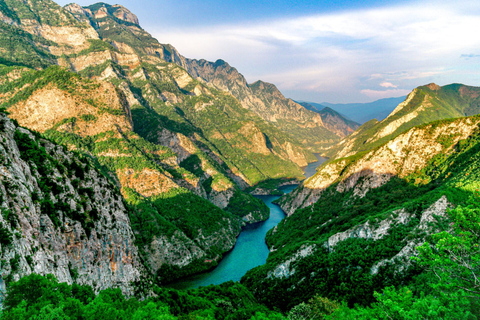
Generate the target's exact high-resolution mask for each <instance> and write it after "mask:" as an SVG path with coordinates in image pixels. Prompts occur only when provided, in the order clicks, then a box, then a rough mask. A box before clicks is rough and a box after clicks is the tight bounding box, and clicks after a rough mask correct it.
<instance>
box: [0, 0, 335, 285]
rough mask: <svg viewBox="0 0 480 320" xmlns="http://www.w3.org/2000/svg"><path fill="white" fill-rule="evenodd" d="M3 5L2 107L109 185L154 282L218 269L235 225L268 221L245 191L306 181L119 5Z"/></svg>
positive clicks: (281, 136)
mask: <svg viewBox="0 0 480 320" xmlns="http://www.w3.org/2000/svg"><path fill="white" fill-rule="evenodd" d="M1 4H2V5H1V6H0V9H1V12H2V15H1V16H0V20H1V21H0V28H1V29H2V32H1V36H0V37H3V38H1V39H0V40H1V41H0V46H1V48H2V50H0V57H1V59H2V60H1V61H2V62H3V63H4V64H3V66H1V67H0V69H1V71H0V73H1V75H2V79H1V82H0V103H1V106H2V108H4V109H7V110H8V112H9V113H10V117H11V118H13V119H15V120H16V121H18V122H19V124H20V125H22V126H25V127H28V128H30V129H33V130H36V131H39V132H40V133H42V134H43V135H44V137H48V138H49V139H51V140H53V141H54V142H57V143H61V144H63V145H65V146H67V147H68V149H70V150H75V151H76V152H80V153H82V154H85V155H87V156H88V157H92V159H93V160H92V161H93V164H94V165H95V166H96V167H97V169H98V170H100V171H102V172H104V173H105V174H106V175H107V176H108V177H110V178H111V180H112V181H113V183H115V185H116V186H117V187H118V188H120V190H121V193H122V195H123V197H124V198H125V200H126V202H127V204H128V206H131V209H130V210H129V219H130V220H131V227H132V230H133V232H134V234H135V235H136V244H137V245H138V251H139V254H140V256H141V260H142V261H143V262H144V264H145V267H146V270H147V272H148V273H149V274H150V275H153V276H154V277H156V279H157V280H158V281H159V282H166V281H171V280H174V279H176V278H179V277H182V276H185V275H188V274H191V273H196V272H201V271H203V270H207V269H209V268H211V267H213V266H215V265H216V264H217V263H218V261H219V260H220V259H221V257H222V255H223V253H225V252H226V251H228V250H230V249H231V248H232V246H233V245H234V243H235V238H236V236H237V235H238V233H239V232H240V227H241V226H242V225H244V224H247V223H254V222H258V221H262V220H265V219H266V218H267V217H268V208H267V207H266V206H265V205H264V204H263V202H261V201H260V200H258V199H256V198H254V197H253V196H251V195H249V194H248V193H245V192H244V191H243V190H244V189H245V188H247V187H249V186H254V185H256V184H258V183H260V182H263V181H278V182H279V183H280V182H284V181H285V180H291V179H297V178H301V177H302V172H301V169H300V166H304V165H306V164H307V163H308V162H309V161H310V160H313V158H314V156H313V155H312V154H311V153H310V151H308V150H307V148H306V147H304V146H302V145H301V144H300V143H299V142H298V141H297V140H296V139H295V138H293V137H291V136H290V135H288V134H287V133H285V132H283V131H281V130H279V129H278V128H277V127H275V126H274V125H272V124H271V123H270V122H267V121H265V120H263V119H262V118H260V117H259V116H258V115H257V114H255V113H254V112H252V111H249V110H248V109H245V108H244V107H243V106H242V104H241V103H240V102H239V101H238V100H237V99H236V98H235V97H233V96H232V95H231V94H230V93H228V92H224V91H221V90H219V89H216V88H215V87H212V86H210V85H209V84H208V83H206V82H204V81H199V80H197V79H195V78H194V77H193V76H192V75H190V74H189V73H188V72H187V71H186V70H185V69H183V68H182V67H180V66H179V65H178V64H176V63H173V62H172V61H174V60H175V59H177V58H178V57H181V56H180V55H179V54H178V53H177V52H176V50H175V49H174V48H173V47H171V46H169V45H162V44H160V43H158V41H157V40H156V39H154V38H152V37H151V36H150V35H149V34H148V33H147V32H145V31H144V30H143V29H142V28H141V27H140V26H139V25H138V19H137V18H136V16H135V15H134V14H133V13H131V12H130V11H129V10H128V9H126V8H124V7H122V6H119V5H114V6H110V5H107V4H103V3H101V4H96V5H92V6H89V7H85V8H83V7H80V6H78V5H75V4H71V5H68V6H66V7H65V8H62V7H60V6H58V5H56V4H55V3H54V2H52V1H49V0H42V1H28V2H23V1H14V0H11V1H5V2H3V1H2V2H1ZM2 39H3V40H2ZM12 39H15V41H12ZM58 65H59V66H58ZM336 139H338V137H337V138H336ZM211 219H213V220H215V221H213V220H211ZM159 248H161V249H159Z"/></svg>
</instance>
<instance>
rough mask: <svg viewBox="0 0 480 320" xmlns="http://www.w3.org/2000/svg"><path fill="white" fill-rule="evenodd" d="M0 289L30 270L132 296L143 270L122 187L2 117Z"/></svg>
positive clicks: (81, 160) (0, 122) (0, 156)
mask: <svg viewBox="0 0 480 320" xmlns="http://www.w3.org/2000/svg"><path fill="white" fill-rule="evenodd" d="M0 165H1V171H0V199H1V201H0V202H1V207H0V209H1V213H2V214H1V216H0V233H1V242H0V247H1V250H0V252H1V259H2V281H1V284H2V289H3V290H4V289H5V287H4V286H5V283H7V284H8V283H9V282H10V281H12V280H18V279H19V278H20V277H21V276H24V275H27V274H30V273H32V272H35V273H39V274H44V275H45V274H54V275H55V276H56V277H57V278H58V279H59V280H60V281H64V282H68V283H72V282H76V283H79V284H88V285H90V286H92V287H93V288H94V289H95V290H96V291H98V290H102V289H106V288H110V287H120V288H121V289H122V291H123V292H124V293H126V294H128V295H131V294H133V289H134V288H133V286H132V282H133V281H139V280H140V277H141V276H145V275H144V272H145V270H144V268H143V266H142V265H141V263H140V257H139V255H138V250H137V248H136V246H135V244H134V243H135V236H134V232H133V231H132V228H131V225H130V219H129V212H128V209H127V207H126V206H125V204H124V201H123V198H122V196H121V194H120V192H119V191H118V189H117V188H116V187H115V186H114V185H113V184H112V183H111V182H110V181H109V179H108V178H107V177H105V176H104V175H103V174H102V173H101V172H100V171H98V170H97V169H95V168H94V167H93V166H92V165H91V164H90V163H89V161H87V159H86V158H84V157H81V156H79V155H78V154H74V153H72V152H68V151H66V150H65V148H63V147H60V146H58V145H55V144H53V143H51V142H50V141H47V140H45V139H43V138H42V137H41V136H40V135H39V134H33V133H31V132H29V131H28V130H25V129H23V128H20V127H17V126H16V125H15V124H14V123H13V122H12V121H10V119H8V118H7V117H6V116H5V115H4V114H0Z"/></svg>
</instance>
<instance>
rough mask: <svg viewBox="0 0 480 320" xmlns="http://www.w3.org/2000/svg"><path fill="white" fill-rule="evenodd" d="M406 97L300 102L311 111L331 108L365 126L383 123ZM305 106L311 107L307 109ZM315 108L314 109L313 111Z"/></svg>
mask: <svg viewBox="0 0 480 320" xmlns="http://www.w3.org/2000/svg"><path fill="white" fill-rule="evenodd" d="M405 98H406V96H403V97H398V98H385V99H380V100H376V101H373V102H368V103H329V102H322V103H315V102H299V103H300V104H301V105H303V106H305V107H306V108H307V109H309V110H313V111H320V110H322V109H323V108H325V107H329V108H331V109H333V110H335V111H336V112H338V113H340V114H342V115H343V116H344V117H347V118H348V119H351V120H353V121H356V122H358V123H360V124H364V123H365V122H368V121H370V120H372V119H377V120H378V121H382V120H383V119H385V118H386V117H387V116H388V115H389V114H390V112H392V111H393V110H394V109H395V108H396V107H397V105H398V104H400V103H401V102H403V101H404V100H405ZM305 104H307V105H309V106H311V107H310V108H309V107H307V106H306V105H305ZM312 108H313V109H312Z"/></svg>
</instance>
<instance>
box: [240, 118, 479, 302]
mask: <svg viewBox="0 0 480 320" xmlns="http://www.w3.org/2000/svg"><path fill="white" fill-rule="evenodd" d="M479 124H480V118H479V117H478V116H476V117H470V118H461V119H456V120H443V121H437V122H433V123H430V124H427V125H423V126H421V127H414V128H412V129H410V130H409V131H407V132H405V133H403V134H401V135H399V136H398V137H396V138H394V139H392V140H390V141H388V142H387V143H385V144H383V145H382V146H380V147H378V148H376V149H375V150H372V151H370V152H368V153H363V154H358V155H356V156H355V157H350V158H344V159H339V160H335V161H332V162H329V163H327V164H325V165H324V166H323V167H322V168H321V169H320V170H319V171H318V172H317V174H316V175H315V176H313V177H312V178H310V179H308V180H307V181H305V183H304V184H303V185H302V186H301V187H299V188H297V190H295V191H294V192H292V193H291V194H289V195H287V196H284V198H283V199H281V201H280V204H281V206H282V207H283V208H284V209H285V210H286V211H287V213H288V215H289V217H288V218H286V219H284V220H283V221H282V222H281V223H280V224H279V225H278V226H277V227H275V228H274V229H273V230H271V231H270V232H269V234H268V235H267V244H268V246H269V248H270V250H271V253H270V255H269V258H268V260H267V264H266V265H264V266H261V267H258V268H255V269H253V270H251V271H250V272H249V273H247V275H246V276H245V277H244V278H243V279H242V283H243V284H244V285H246V286H247V287H248V288H250V289H251V290H252V291H253V292H254V294H255V295H256V297H257V298H258V299H260V301H263V302H264V303H266V304H267V305H269V306H270V307H273V306H276V307H279V308H282V309H289V308H290V307H292V306H294V305H296V304H299V303H300V302H302V301H306V300H308V299H310V298H311V297H312V296H313V293H317V294H319V295H321V296H324V297H327V298H329V299H334V300H344V301H347V302H348V304H349V305H350V306H353V305H354V304H355V303H360V304H363V305H368V304H370V303H371V302H372V301H374V300H373V299H374V298H373V292H374V291H375V290H376V291H378V290H380V289H381V288H383V287H385V286H391V285H395V286H399V285H407V284H412V285H413V284H414V283H416V284H415V285H419V282H417V281H420V282H421V281H422V280H421V279H422V277H423V276H422V272H423V271H422V269H421V268H419V267H418V265H416V264H415V263H414V262H413V261H411V260H410V259H409V257H410V256H412V255H415V254H417V253H416V251H415V247H416V246H418V245H420V244H422V243H423V242H424V241H425V239H426V237H428V235H429V234H431V233H435V232H437V231H438V230H441V228H442V226H445V224H442V223H444V222H442V221H444V219H448V215H447V214H446V212H447V208H450V207H454V206H457V205H464V204H465V203H466V202H467V200H468V199H469V197H471V196H472V195H473V194H474V192H475V190H477V188H478V186H479V182H478V175H479V174H480V172H479V166H478V164H479V163H480V162H479V160H480V143H479V141H480V132H479V129H478V128H479Z"/></svg>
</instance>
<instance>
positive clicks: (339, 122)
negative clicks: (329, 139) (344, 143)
mask: <svg viewBox="0 0 480 320" xmlns="http://www.w3.org/2000/svg"><path fill="white" fill-rule="evenodd" d="M299 104H301V105H302V106H303V107H305V109H307V110H310V111H313V112H316V113H318V114H320V117H321V118H322V121H323V125H324V126H325V128H327V129H328V130H330V131H332V132H334V133H335V134H337V135H338V136H341V137H346V136H348V135H349V134H351V133H352V132H354V131H355V130H357V129H358V128H359V127H360V124H359V123H357V122H355V121H352V120H349V119H347V118H346V117H345V116H343V115H342V114H340V113H338V112H337V111H335V110H333V109H332V108H329V107H323V108H320V106H321V105H318V107H314V106H312V105H311V104H309V103H307V102H299Z"/></svg>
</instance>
